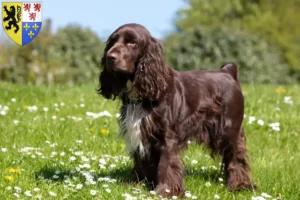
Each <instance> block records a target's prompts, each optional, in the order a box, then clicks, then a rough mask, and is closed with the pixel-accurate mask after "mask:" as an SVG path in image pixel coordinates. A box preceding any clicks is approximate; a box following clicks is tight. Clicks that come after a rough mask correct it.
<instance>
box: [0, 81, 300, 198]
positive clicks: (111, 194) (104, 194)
mask: <svg viewBox="0 0 300 200" xmlns="http://www.w3.org/2000/svg"><path fill="white" fill-rule="evenodd" d="M276 88H278V86H258V85H254V86H252V85H245V86H243V91H244V94H245V97H246V108H245V115H246V117H245V121H244V125H245V130H246V135H247V143H248V150H249V158H250V162H251V167H252V173H253V179H254V181H255V183H256V184H257V185H258V186H259V190H258V191H256V192H249V191H247V192H235V193H231V192H229V191H228V190H227V189H226V187H224V185H223V182H222V180H220V179H219V178H222V175H221V174H220V172H219V163H220V159H218V158H216V159H212V158H210V157H209V152H208V151H207V150H205V149H204V148H202V147H201V146H196V145H195V144H194V143H192V144H190V146H189V148H188V149H187V150H186V151H185V152H184V154H183V155H182V159H183V161H184V163H185V167H186V177H185V183H186V190H187V191H189V192H190V194H191V195H192V196H196V197H197V198H198V199H205V200H206V199H208V200H209V199H214V196H215V195H216V194H217V195H219V196H220V199H251V198H252V197H257V196H260V195H261V194H262V193H267V194H269V195H271V196H272V198H270V199H276V198H278V199H288V200H293V199H295V200H298V199H300V170H299V166H300V148H299V146H300V142H299V141H300V137H299V130H300V125H299V111H300V104H299V102H300V95H299V92H300V88H299V87H297V86H293V87H292V86H291V87H284V88H285V90H286V91H285V92H282V93H280V94H277V93H276V92H275V90H276ZM95 89H96V85H86V86H80V87H66V86H65V87H62V86H61V87H44V86H39V87H34V86H17V85H10V84H3V83H1V86H0V105H1V106H2V108H0V112H1V111H2V114H4V112H3V108H4V106H7V107H8V108H9V109H8V110H7V111H6V114H5V115H1V114H0V137H1V140H0V199H16V197H15V196H14V195H16V194H17V195H19V198H20V199H32V198H36V197H37V195H39V196H42V199H72V200H73V199H125V197H124V196H122V195H124V194H126V193H127V194H130V195H131V196H132V197H137V198H138V199H142V198H144V199H147V198H148V199H155V198H157V197H155V196H153V195H152V194H151V193H150V192H149V190H147V188H146V187H145V186H144V185H143V184H132V183H130V182H129V181H128V180H129V177H130V170H131V168H132V161H131V160H129V159H128V157H127V154H126V152H124V144H123V140H122V139H121V138H117V137H116V136H117V132H118V125H117V121H116V117H115V115H116V114H117V113H118V109H119V107H120V103H119V102H112V101H106V100H104V99H103V98H101V97H100V96H99V95H97V94H96V92H95ZM285 96H291V97H292V100H293V102H294V103H293V105H290V104H287V103H284V97H285ZM12 98H15V99H16V101H15V102H13V101H12ZM61 103H64V105H63V106H62V105H61ZM56 104H57V105H56ZM55 105H56V106H55ZM80 105H81V106H80ZM28 106H36V107H37V108H38V109H37V110H36V111H30V110H29V109H28ZM44 107H47V108H48V111H47V112H45V111H44V110H43V108H44ZM105 110H106V111H108V112H110V113H111V114H112V115H113V116H112V117H105V116H103V117H99V118H91V117H88V116H87V115H86V112H93V113H99V112H101V111H105ZM53 116H56V120H54V119H53ZM250 116H255V117H256V120H255V121H253V123H252V124H249V117H250ZM75 117H76V118H75ZM259 119H261V120H263V121H264V125H259V124H258V122H257V121H258V120H259ZM14 120H18V122H19V123H18V124H15V123H14V122H15V121H14ZM273 122H279V123H280V131H275V130H272V128H271V127H269V124H270V123H273ZM103 129H104V132H105V130H109V133H108V134H103V133H102V132H103ZM26 147H31V148H26ZM32 148H34V149H32ZM72 158H76V160H74V161H72V160H71V159H72ZM105 162H106V163H105ZM99 163H102V167H99ZM84 164H85V165H84ZM87 164H88V165H87ZM14 169H17V170H15V172H14ZM18 170H20V171H18ZM83 171H85V172H83ZM19 172H20V173H19ZM104 177H106V178H104ZM8 179H12V180H8ZM80 184H82V188H81V189H78V188H80V186H81V185H80ZM15 187H17V189H18V187H19V188H21V191H17V190H16V188H15ZM34 188H39V189H40V190H39V191H35V190H37V189H34ZM91 190H95V191H97V192H96V195H95V196H93V195H91ZM26 191H30V194H32V197H29V196H27V195H28V192H27V193H26ZM49 192H54V193H55V194H56V196H51V195H50V193H49ZM14 193H15V194H14ZM26 194H27V195H26ZM128 199H130V198H128Z"/></svg>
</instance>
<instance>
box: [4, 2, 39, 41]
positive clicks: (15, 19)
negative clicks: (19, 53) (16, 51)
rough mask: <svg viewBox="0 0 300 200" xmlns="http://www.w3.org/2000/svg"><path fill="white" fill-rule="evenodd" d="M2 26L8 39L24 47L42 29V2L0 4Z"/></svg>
mask: <svg viewBox="0 0 300 200" xmlns="http://www.w3.org/2000/svg"><path fill="white" fill-rule="evenodd" d="M2 26H3V29H4V31H5V33H6V34H7V35H8V37H9V38H10V39H11V40H12V41H14V42H15V43H17V44H19V45H22V46H24V45H26V44H28V43H29V42H31V41H32V40H33V39H34V38H36V36H37V35H38V34H39V32H40V30H41V27H42V2H2Z"/></svg>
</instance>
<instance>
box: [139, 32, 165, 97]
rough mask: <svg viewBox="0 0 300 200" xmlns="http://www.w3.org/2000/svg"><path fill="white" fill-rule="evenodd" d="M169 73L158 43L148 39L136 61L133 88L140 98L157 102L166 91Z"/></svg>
mask: <svg viewBox="0 0 300 200" xmlns="http://www.w3.org/2000/svg"><path fill="white" fill-rule="evenodd" d="M168 78H169V71H168V68H167V66H166V65H165V62H164V57H163V50H162V47H161V45H160V44H159V42H158V41H157V40H156V39H154V38H152V37H151V38H149V43H148V45H147V46H146V48H145V50H144V53H143V55H142V57H141V58H140V60H139V61H138V64H137V68H136V72H135V76H134V82H133V85H134V88H135V90H136V92H137V93H138V96H139V97H141V98H146V99H149V100H153V101H155V100H159V98H160V97H161V96H162V95H163V94H164V93H165V91H166V89H167V84H168V83H167V81H168Z"/></svg>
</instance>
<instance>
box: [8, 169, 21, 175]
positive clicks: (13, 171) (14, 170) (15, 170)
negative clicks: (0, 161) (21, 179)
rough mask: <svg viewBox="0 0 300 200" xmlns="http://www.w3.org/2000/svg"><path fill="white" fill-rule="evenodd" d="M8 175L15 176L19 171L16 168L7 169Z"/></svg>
mask: <svg viewBox="0 0 300 200" xmlns="http://www.w3.org/2000/svg"><path fill="white" fill-rule="evenodd" d="M8 172H9V173H16V174H20V173H21V170H20V169H17V168H9V170H8Z"/></svg>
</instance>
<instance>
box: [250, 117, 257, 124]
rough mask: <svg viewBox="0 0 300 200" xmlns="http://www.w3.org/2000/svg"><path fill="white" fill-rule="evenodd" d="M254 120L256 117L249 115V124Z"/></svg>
mask: <svg viewBox="0 0 300 200" xmlns="http://www.w3.org/2000/svg"><path fill="white" fill-rule="evenodd" d="M255 120H256V117H254V116H250V117H249V124H252V122H254V121H255Z"/></svg>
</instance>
